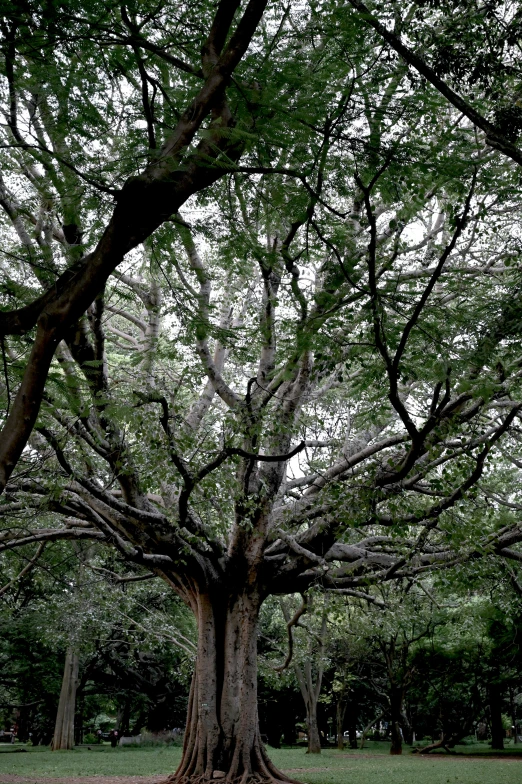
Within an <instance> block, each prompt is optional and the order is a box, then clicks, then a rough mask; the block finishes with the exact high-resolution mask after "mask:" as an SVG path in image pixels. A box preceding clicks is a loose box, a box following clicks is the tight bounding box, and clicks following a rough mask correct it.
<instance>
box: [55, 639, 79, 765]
mask: <svg viewBox="0 0 522 784" xmlns="http://www.w3.org/2000/svg"><path fill="white" fill-rule="evenodd" d="M78 667H79V657H78V652H77V650H76V649H75V647H74V646H69V648H67V652H66V654H65V666H64V668H63V680H62V690H61V692H60V700H59V702H58V712H57V714H56V724H55V727H54V736H53V740H52V749H53V751H59V750H61V749H72V748H73V747H74V713H75V710H76V688H77V686H78Z"/></svg>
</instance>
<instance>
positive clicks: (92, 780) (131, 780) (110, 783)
mask: <svg viewBox="0 0 522 784" xmlns="http://www.w3.org/2000/svg"><path fill="white" fill-rule="evenodd" d="M164 780H165V776H164V775H163V776H162V775H161V774H158V775H157V776H75V777H74V778H73V777H62V778H54V777H53V776H40V775H34V776H19V775H18V774H16V773H1V774H0V784H37V782H43V784H158V782H160V781H164Z"/></svg>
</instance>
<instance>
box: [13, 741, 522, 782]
mask: <svg viewBox="0 0 522 784" xmlns="http://www.w3.org/2000/svg"><path fill="white" fill-rule="evenodd" d="M387 748H388V747H387V745H386V744H374V743H371V744H369V746H368V748H365V749H363V751H362V752H361V751H358V750H357V751H346V752H343V753H340V752H338V751H335V750H326V751H323V753H322V754H320V755H313V756H310V755H308V754H305V752H304V750H303V749H270V750H269V751H270V756H271V757H272V759H273V760H274V762H275V764H276V765H278V766H279V767H280V768H282V769H283V770H288V771H291V773H290V775H291V776H292V777H294V778H296V779H298V780H299V781H302V782H305V784H519V783H520V781H522V759H520V760H517V759H509V755H506V757H505V758H500V759H483V758H482V759H481V758H480V757H476V756H475V757H468V758H466V757H464V756H457V757H454V756H438V757H437V758H435V759H434V758H433V757H420V756H418V755H411V754H404V755H403V756H401V757H390V756H389V755H387V754H386V753H384V752H385V751H386V750H387ZM481 748H482V747H481ZM460 749H462V750H464V749H470V750H471V751H476V750H475V749H474V747H473V746H469V747H464V746H463V747H460ZM460 749H459V750H460ZM5 751H7V750H5ZM180 754H181V750H180V749H179V748H166V747H153V748H145V749H130V748H123V749H120V748H118V749H111V748H110V746H101V747H93V749H92V750H91V751H89V750H87V749H85V748H82V749H76V750H75V751H62V752H51V751H49V750H47V749H43V750H42V749H41V748H35V749H29V750H28V753H27V754H15V753H5V752H4V751H2V750H0V776H1V775H2V774H4V773H17V774H19V775H21V776H27V777H31V778H32V777H34V779H35V780H36V779H42V778H44V777H69V776H71V777H74V776H137V775H138V776H139V775H143V776H156V775H157V776H158V778H160V777H162V776H165V775H166V774H168V773H172V771H173V770H174V769H175V768H176V765H177V763H178V761H179V759H180Z"/></svg>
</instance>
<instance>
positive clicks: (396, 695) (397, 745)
mask: <svg viewBox="0 0 522 784" xmlns="http://www.w3.org/2000/svg"><path fill="white" fill-rule="evenodd" d="M402 699H403V695H402V689H401V688H398V687H396V686H395V687H392V689H391V694H390V714H391V715H390V718H391V747H390V754H402V733H401V717H402Z"/></svg>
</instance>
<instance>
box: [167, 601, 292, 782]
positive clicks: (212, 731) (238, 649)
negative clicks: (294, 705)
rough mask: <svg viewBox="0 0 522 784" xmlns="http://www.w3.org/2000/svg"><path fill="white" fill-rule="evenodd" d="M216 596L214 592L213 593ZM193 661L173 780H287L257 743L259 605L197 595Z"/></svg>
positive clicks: (253, 602)
mask: <svg viewBox="0 0 522 784" xmlns="http://www.w3.org/2000/svg"><path fill="white" fill-rule="evenodd" d="M216 594H217V592H216ZM194 602H195V606H194V609H195V611H196V614H197V621H198V649H197V661H196V668H195V671H194V676H193V678H192V685H191V690H190V696H189V702H188V712H187V726H186V731H185V738H184V744H183V756H182V760H181V763H180V765H179V768H178V770H177V771H176V773H175V774H174V775H173V776H172V777H171V779H170V780H171V781H174V782H188V781H196V780H197V781H198V784H201V782H204V781H209V782H210V781H211V780H213V779H226V781H227V782H231V781H234V782H236V781H237V782H241V784H246V783H247V782H249V781H251V782H260V781H269V782H273V781H274V780H275V781H281V782H289V781H292V779H289V778H288V777H287V776H285V775H284V773H281V772H280V771H278V770H277V768H275V767H274V765H273V764H272V762H271V761H270V759H269V758H268V755H267V753H266V751H265V748H264V746H263V744H262V742H261V737H260V733H259V722H258V715H257V623H258V614H259V608H260V605H261V601H260V599H259V597H258V596H256V595H248V594H247V593H243V594H240V595H235V596H232V597H223V596H218V595H214V594H213V595H212V598H211V597H210V596H209V595H208V594H198V595H197V596H195V598H194Z"/></svg>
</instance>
